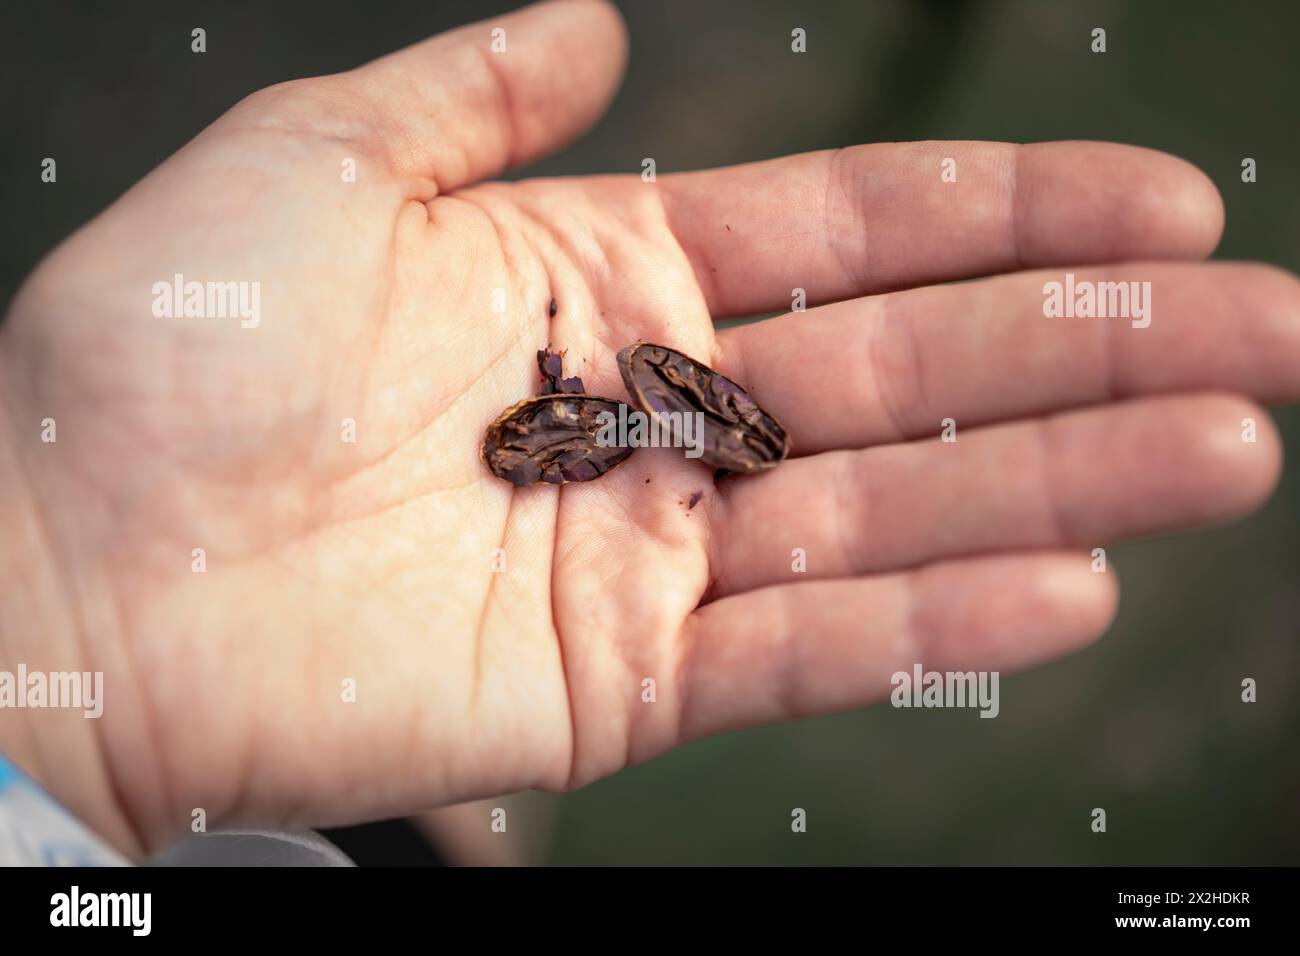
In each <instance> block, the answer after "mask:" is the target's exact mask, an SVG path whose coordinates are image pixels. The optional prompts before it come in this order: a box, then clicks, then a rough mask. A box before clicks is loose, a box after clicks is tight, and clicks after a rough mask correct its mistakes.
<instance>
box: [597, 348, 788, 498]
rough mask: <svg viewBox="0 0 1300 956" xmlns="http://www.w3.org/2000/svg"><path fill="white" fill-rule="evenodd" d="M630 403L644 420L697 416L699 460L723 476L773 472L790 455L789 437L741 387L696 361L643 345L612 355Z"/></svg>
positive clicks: (672, 351) (683, 355)
mask: <svg viewBox="0 0 1300 956" xmlns="http://www.w3.org/2000/svg"><path fill="white" fill-rule="evenodd" d="M618 368H619V371H620V372H621V373H622V375H623V384H625V385H626V386H627V390H628V392H630V393H631V395H632V404H633V405H635V406H636V407H637V408H638V409H640V410H641V411H643V412H645V413H646V414H647V415H651V416H656V415H659V414H662V413H666V412H682V413H685V414H691V413H694V412H700V413H702V414H703V416H704V418H703V422H704V430H703V431H704V434H703V436H702V437H703V445H704V449H703V454H702V455H701V456H700V460H701V461H703V462H704V463H705V464H707V465H711V466H712V467H714V468H715V469H717V470H718V472H719V473H720V474H719V477H721V476H722V475H726V474H754V473H757V472H761V471H767V470H768V469H771V468H775V467H776V466H777V465H778V464H780V462H781V460H782V459H784V458H785V457H786V456H787V455H788V454H789V453H790V436H789V434H788V433H787V432H786V430H785V429H784V428H782V427H781V425H780V423H779V422H778V421H777V420H776V419H775V418H773V417H772V416H771V415H769V414H768V413H767V412H765V411H763V409H762V408H760V407H759V405H758V403H757V402H755V401H754V400H753V399H752V398H751V397H750V396H749V393H748V392H746V391H745V390H744V389H743V388H741V387H740V386H739V385H737V384H736V383H735V382H733V381H732V380H731V379H729V378H727V377H726V376H725V375H722V374H721V373H720V372H715V371H714V370H713V369H711V368H709V367H708V366H707V365H705V364H704V363H702V362H697V361H696V360H695V359H693V358H691V357H690V356H688V355H685V354H684V353H682V352H678V351H677V350H675V349H670V348H667V347H665V346H662V345H652V344H650V343H648V342H638V343H636V344H635V345H629V346H628V347H627V348H625V349H623V350H622V351H621V352H619V353H618Z"/></svg>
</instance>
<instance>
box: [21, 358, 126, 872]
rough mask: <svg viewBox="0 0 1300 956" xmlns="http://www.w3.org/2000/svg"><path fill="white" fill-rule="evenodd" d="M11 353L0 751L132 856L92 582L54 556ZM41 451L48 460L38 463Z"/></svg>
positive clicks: (44, 492) (51, 446)
mask: <svg viewBox="0 0 1300 956" xmlns="http://www.w3.org/2000/svg"><path fill="white" fill-rule="evenodd" d="M10 358H11V356H9V355H8V354H6V353H5V352H4V351H3V350H0V528H3V529H4V533H3V535H0V582H3V586H2V587H0V752H2V753H4V754H5V755H6V756H7V757H8V759H9V760H10V761H11V762H12V763H14V764H16V765H17V766H18V767H20V768H21V769H22V770H23V771H24V772H26V773H27V774H28V776H30V777H31V778H32V779H33V780H35V781H36V782H37V783H38V784H39V785H40V786H41V787H43V788H44V789H45V790H46V791H47V792H48V793H49V794H50V795H52V796H53V797H54V798H56V799H57V800H59V801H60V802H61V803H63V804H64V806H66V807H67V808H68V809H69V810H70V811H71V812H72V813H73V814H75V815H76V816H77V817H78V818H79V819H81V820H82V821H83V822H84V823H85V824H86V825H87V826H88V827H89V828H91V829H92V830H94V831H96V832H97V833H99V834H100V835H101V836H102V837H103V838H104V839H105V840H106V841H107V842H109V843H110V844H111V845H112V846H114V847H115V848H116V849H118V850H120V851H121V852H123V853H124V854H126V855H127V856H129V857H132V858H135V859H138V858H140V857H141V856H143V855H144V853H145V844H144V840H143V839H142V837H141V834H140V833H139V832H138V830H137V829H136V827H135V826H134V824H133V823H132V820H131V817H130V816H129V814H128V813H127V808H126V807H125V806H124V804H123V803H122V802H121V799H120V794H121V793H122V792H123V788H122V786H121V785H120V781H118V780H116V779H115V777H114V771H113V764H112V763H111V761H110V755H109V754H108V753H107V752H106V747H105V740H106V739H107V734H106V733H105V721H106V720H108V719H109V715H111V714H112V713H113V711H115V710H116V709H118V708H123V707H125V706H127V705H126V699H128V698H129V695H127V694H124V693H123V690H124V689H123V688H121V687H117V686H114V681H113V680H112V679H111V678H110V679H105V674H104V671H105V668H104V667H103V666H102V661H99V660H97V655H96V653H95V652H94V651H92V650H91V649H90V643H91V640H93V639H94V638H95V637H96V636H97V635H96V633H95V629H94V624H93V622H92V621H91V620H90V619H89V618H88V615H87V614H85V613H84V610H83V608H84V607H85V598H86V596H87V595H88V594H89V593H90V592H91V590H92V589H93V588H94V586H95V584H96V582H95V581H94V576H93V575H86V576H84V577H83V576H82V572H83V571H84V570H85V569H84V568H83V567H82V566H81V565H80V562H79V561H78V562H73V563H68V562H66V561H64V560H62V559H61V555H63V554H65V553H66V552H65V551H64V549H63V548H62V546H61V544H60V542H59V541H57V540H56V538H55V535H56V531H55V530H54V529H55V527H56V523H55V522H52V521H51V520H50V514H49V509H50V506H51V504H52V503H53V502H52V500H50V499H53V500H57V499H58V493H57V485H55V486H52V485H50V484H48V483H47V482H48V480H49V478H50V477H51V476H50V474H49V468H50V466H54V467H55V468H57V462H56V461H55V459H56V457H57V451H56V450H55V449H56V448H57V432H55V433H54V435H53V437H54V438H55V439H56V440H55V441H53V442H50V441H48V439H49V438H50V437H51V436H50V434H49V431H48V428H46V429H45V432H46V433H45V436H44V438H45V440H43V435H42V431H43V426H42V418H43V417H44V416H41V415H35V416H33V415H32V414H31V413H30V411H28V410H19V409H16V408H15V405H14V403H13V401H12V400H11V396H10V395H9V394H8V393H7V391H6V386H8V385H9V384H11V383H12V382H13V378H12V377H11V375H10V374H9V373H10V371H11V369H10V366H9V363H8V360H9V359H10ZM56 427H57V425H56ZM43 454H44V455H47V456H48V457H50V459H51V461H50V462H46V463H45V465H44V467H41V463H40V462H39V461H38V460H37V459H39V458H40V456H42V455H43ZM96 650H98V651H99V652H100V653H101V655H102V652H103V650H104V648H103V647H99V648H97V649H96ZM106 700H107V701H108V703H107V706H105V703H106Z"/></svg>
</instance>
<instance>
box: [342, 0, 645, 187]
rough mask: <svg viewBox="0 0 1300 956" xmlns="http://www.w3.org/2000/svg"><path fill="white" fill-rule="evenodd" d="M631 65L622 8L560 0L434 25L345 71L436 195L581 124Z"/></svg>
mask: <svg viewBox="0 0 1300 956" xmlns="http://www.w3.org/2000/svg"><path fill="white" fill-rule="evenodd" d="M626 62H627V34H626V31H625V29H624V27H623V21H622V18H621V17H620V16H619V13H618V11H617V10H615V9H614V7H613V6H612V5H610V4H608V3H604V2H600V0H553V2H547V3H538V4H534V5H532V6H529V7H524V8H523V9H521V10H517V11H515V12H514V13H510V14H507V15H506V16H503V17H496V18H493V19H489V20H481V21H479V22H478V23H472V24H470V25H469V26H464V27H460V28H458V29H455V30H451V31H449V32H447V33H442V34H439V35H438V36H435V37H432V38H430V39H428V40H425V41H423V42H421V43H417V44H415V45H414V46H411V47H407V48H406V49H404V50H399V51H398V52H396V53H393V54H390V55H388V56H385V57H382V58H381V59H378V60H375V61H374V62H372V63H368V64H366V65H365V66H363V67H360V68H359V69H357V70H354V71H352V73H350V74H347V76H348V79H349V81H350V82H351V83H353V84H355V85H356V86H357V88H358V91H359V92H360V93H362V95H364V96H365V97H366V98H367V99H369V100H370V101H371V102H372V104H373V105H374V107H375V108H376V109H377V110H378V111H379V112H380V113H381V115H382V116H383V117H384V119H385V127H386V129H387V130H388V131H390V132H391V135H392V136H393V138H394V140H395V142H394V143H391V144H390V146H391V148H392V152H393V155H394V157H395V164H396V165H397V166H398V172H401V173H409V174H413V175H419V176H427V177H430V178H432V179H433V180H434V181H435V182H436V183H437V185H438V191H439V192H443V193H445V192H448V191H449V190H452V189H455V188H456V187H458V186H463V185H466V184H468V183H472V182H475V181H477V180H479V179H485V178H488V177H491V176H494V175H497V174H498V173H500V172H501V171H502V170H504V169H507V168H509V167H512V166H518V165H521V164H523V163H527V162H530V161H531V160H533V159H536V158H538V157H540V156H542V155H545V154H546V153H549V152H552V151H554V150H556V149H558V148H559V147H561V146H563V145H564V144H566V143H568V142H569V141H570V140H572V139H574V138H576V137H577V136H578V135H579V134H581V133H583V132H585V131H586V130H587V128H588V127H590V126H591V125H592V123H594V122H595V121H596V120H597V119H598V118H599V117H600V115H601V114H602V113H603V112H604V111H605V107H606V106H608V105H609V101H610V100H611V99H612V98H613V96H614V93H615V91H616V90H617V89H618V84H619V81H620V79H621V78H622V75H623V68H624V66H625V64H626Z"/></svg>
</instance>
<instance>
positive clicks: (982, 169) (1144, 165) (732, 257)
mask: <svg viewBox="0 0 1300 956" xmlns="http://www.w3.org/2000/svg"><path fill="white" fill-rule="evenodd" d="M659 188H660V191H661V195H662V201H663V204H664V208H665V212H666V215H667V218H668V225H669V228H670V229H671V230H672V232H673V234H674V235H675V236H676V237H677V240H678V242H679V243H680V244H681V246H682V248H683V250H684V251H685V253H686V255H687V257H688V258H689V260H690V262H691V265H692V266H693V267H694V269H695V274H696V277H697V279H698V280H699V284H700V288H701V289H702V290H703V291H704V296H705V299H706V301H707V303H708V307H709V312H710V314H712V315H713V317H714V318H724V317H727V316H736V315H753V314H755V313H759V312H766V311H773V310H781V309H788V308H790V307H791V301H792V298H793V296H794V295H795V291H794V290H796V289H803V290H805V293H806V298H807V304H809V305H814V304H818V303H825V302H833V301H838V300H840V299H846V298H852V297H855V296H861V295H868V294H870V293H874V292H886V291H892V290H894V289H900V288H908V287H912V286H917V285H925V284H928V283H932V282H942V281H946V280H952V279H963V278H972V277H976V276H983V275H991V274H994V273H999V272H1007V271H1013V270H1020V269H1026V268H1033V267H1037V266H1048V265H1064V264H1072V265H1087V264H1090V263H1103V262H1116V261H1121V260H1124V259H1199V258H1204V257H1205V256H1208V255H1209V254H1210V253H1211V252H1212V251H1213V250H1214V247H1215V246H1216V245H1217V244H1218V241H1219V236H1220V235H1221V233H1222V231H1223V203H1222V201H1221V200H1220V198H1219V194H1218V191H1217V190H1216V189H1215V187H1214V184H1213V183H1212V182H1210V180H1209V179H1208V178H1207V177H1206V176H1205V174H1204V173H1202V172H1201V171H1200V170H1198V169H1197V168H1196V167H1195V166H1192V165H1191V164H1190V163H1186V162H1184V161H1183V160H1181V159H1177V158H1175V157H1173V156H1169V155H1167V154H1164V153H1159V152H1156V151H1154V150H1149V149H1141V148H1139V147H1135V146H1121V145H1118V144H1114V143H1090V142H1059V143H1036V144H1030V145H1024V146H1022V145H1016V144H1013V143H981V142H924V143H881V144H874V145H868V146H854V147H850V148H847V149H839V150H825V151H822V152H817V153H804V154H802V155H798V156H786V157H783V158H781V159H774V160H769V161H766V162H761V163H751V164H749V165H744V166H733V167H729V168H725V169H714V170H706V171H703V172H692V173H682V174H675V175H671V176H664V177H662V178H661V179H660V181H659Z"/></svg>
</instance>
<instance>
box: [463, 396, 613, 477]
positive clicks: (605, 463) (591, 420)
mask: <svg viewBox="0 0 1300 956" xmlns="http://www.w3.org/2000/svg"><path fill="white" fill-rule="evenodd" d="M619 404H620V403H619V402H616V401H614V400H613V399H609V398H600V397H598V396H595V395H584V394H574V393H558V394H553V395H542V396H539V397H535V398H527V399H524V400H523V401H522V402H518V403H517V404H515V405H512V406H511V407H510V408H507V409H506V410H505V411H504V412H502V413H501V415H500V416H499V417H498V418H497V420H496V421H494V422H493V423H492V424H491V425H489V426H488V429H487V436H486V438H485V439H484V441H483V447H482V457H483V461H484V463H486V464H487V466H488V470H489V471H491V472H492V474H494V475H496V476H497V477H498V478H504V479H505V480H506V481H508V482H510V483H511V484H513V485H516V486H519V487H523V486H525V485H531V484H534V483H536V482H539V481H545V482H548V483H550V484H557V485H558V484H564V483H565V482H569V481H591V480H593V479H595V478H599V477H600V476H601V475H603V474H605V473H606V472H607V471H609V470H610V469H611V468H613V467H615V466H616V465H618V464H619V463H620V462H622V461H623V460H624V459H626V458H627V457H628V456H629V455H631V454H632V452H633V451H634V450H635V449H633V448H627V447H620V446H614V445H611V446H601V445H599V444H597V442H596V435H597V433H598V432H599V431H600V429H601V427H602V424H601V422H600V421H599V420H598V419H597V416H598V415H599V414H600V413H601V412H609V413H610V414H612V415H614V416H617V415H618V406H619Z"/></svg>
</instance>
